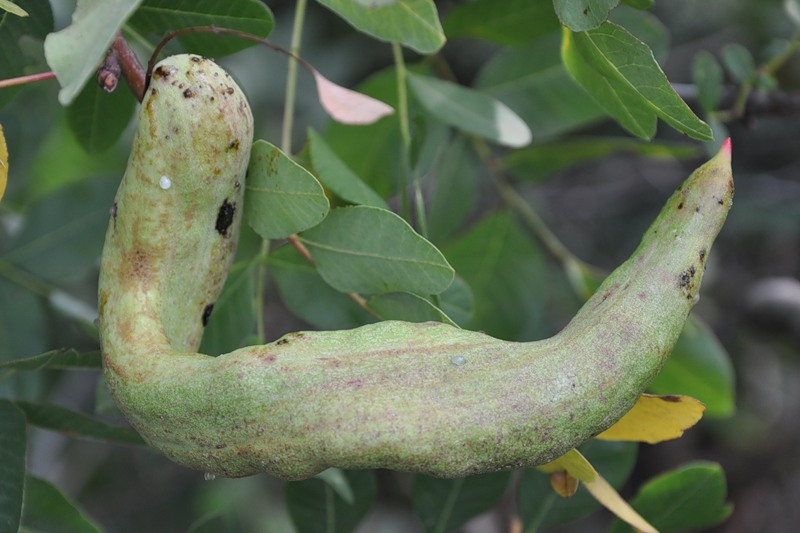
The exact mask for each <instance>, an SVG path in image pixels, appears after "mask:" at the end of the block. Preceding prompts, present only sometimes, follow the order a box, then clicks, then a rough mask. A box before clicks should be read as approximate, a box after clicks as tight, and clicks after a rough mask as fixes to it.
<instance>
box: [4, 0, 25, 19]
mask: <svg viewBox="0 0 800 533" xmlns="http://www.w3.org/2000/svg"><path fill="white" fill-rule="evenodd" d="M0 9H2V10H3V11H8V12H9V13H11V14H12V15H16V16H18V17H27V16H29V15H28V12H27V11H25V10H24V9H22V8H21V7H19V6H18V5H17V4H15V3H14V2H12V1H11V0H0Z"/></svg>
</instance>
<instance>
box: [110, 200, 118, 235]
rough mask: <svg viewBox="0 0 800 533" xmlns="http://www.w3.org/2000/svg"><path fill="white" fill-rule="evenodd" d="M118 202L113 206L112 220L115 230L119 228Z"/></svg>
mask: <svg viewBox="0 0 800 533" xmlns="http://www.w3.org/2000/svg"><path fill="white" fill-rule="evenodd" d="M117 211H118V207H117V202H114V205H112V206H111V219H112V220H113V221H114V229H116V228H117Z"/></svg>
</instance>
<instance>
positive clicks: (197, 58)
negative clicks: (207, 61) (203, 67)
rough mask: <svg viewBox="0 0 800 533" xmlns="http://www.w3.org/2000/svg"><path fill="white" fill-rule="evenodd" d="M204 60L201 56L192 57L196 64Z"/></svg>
mask: <svg viewBox="0 0 800 533" xmlns="http://www.w3.org/2000/svg"><path fill="white" fill-rule="evenodd" d="M202 60H203V58H202V57H200V56H192V61H193V62H195V63H199V62H201V61H202Z"/></svg>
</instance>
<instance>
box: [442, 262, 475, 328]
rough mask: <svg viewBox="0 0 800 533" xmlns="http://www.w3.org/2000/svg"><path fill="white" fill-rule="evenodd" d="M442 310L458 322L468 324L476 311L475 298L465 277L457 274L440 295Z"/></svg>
mask: <svg viewBox="0 0 800 533" xmlns="http://www.w3.org/2000/svg"><path fill="white" fill-rule="evenodd" d="M439 301H440V303H441V307H442V311H444V312H445V313H446V314H447V316H449V317H450V318H451V319H453V321H454V322H455V323H456V324H459V325H462V326H464V325H466V324H467V323H469V321H470V320H471V319H472V315H473V314H474V313H475V298H474V297H473V296H472V289H470V287H469V285H467V282H466V281H464V278H462V277H461V276H459V275H458V274H456V277H455V278H454V279H453V283H451V284H450V286H449V287H447V290H446V291H444V292H443V293H442V294H440V295H439Z"/></svg>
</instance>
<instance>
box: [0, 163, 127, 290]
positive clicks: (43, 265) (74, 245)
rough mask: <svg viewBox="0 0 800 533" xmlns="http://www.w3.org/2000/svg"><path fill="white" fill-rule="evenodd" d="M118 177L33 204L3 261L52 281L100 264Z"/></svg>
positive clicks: (72, 276) (79, 186) (88, 183)
mask: <svg viewBox="0 0 800 533" xmlns="http://www.w3.org/2000/svg"><path fill="white" fill-rule="evenodd" d="M117 185H118V177H114V178H98V179H93V180H87V181H84V182H81V183H78V184H76V185H74V186H71V187H69V188H64V189H61V190H59V191H57V192H56V193H55V194H51V195H49V196H46V197H44V198H43V199H42V200H41V201H39V202H38V203H36V204H34V205H33V206H32V207H31V208H30V211H29V212H28V216H27V218H26V220H25V225H24V227H23V229H22V231H20V232H19V233H18V234H17V235H16V236H15V237H14V239H13V241H12V242H11V244H10V246H9V247H8V248H7V249H6V251H5V258H4V259H5V260H6V261H8V262H10V263H13V264H15V265H17V266H19V267H21V268H23V269H25V270H27V271H28V272H30V273H31V274H34V275H36V276H39V277H41V278H44V279H45V280H48V281H52V282H63V281H64V280H68V279H76V278H80V277H82V276H84V275H86V273H88V272H89V271H90V270H91V269H94V268H96V265H97V258H98V257H99V256H100V252H101V250H102V246H103V236H104V235H105V232H106V227H107V225H108V218H109V209H110V208H111V205H112V204H113V200H114V193H115V191H116V188H117Z"/></svg>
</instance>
